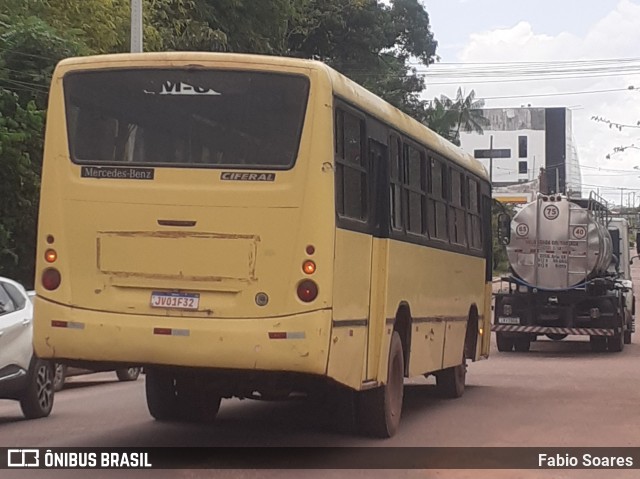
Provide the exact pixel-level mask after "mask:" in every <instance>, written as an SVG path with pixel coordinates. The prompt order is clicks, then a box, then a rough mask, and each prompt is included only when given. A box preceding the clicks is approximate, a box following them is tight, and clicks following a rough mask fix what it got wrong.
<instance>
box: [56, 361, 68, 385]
mask: <svg viewBox="0 0 640 479" xmlns="http://www.w3.org/2000/svg"><path fill="white" fill-rule="evenodd" d="M66 378H67V367H66V366H65V365H64V364H60V363H55V366H54V368H53V390H54V391H55V392H58V391H60V390H62V388H63V387H64V380H65V379H66Z"/></svg>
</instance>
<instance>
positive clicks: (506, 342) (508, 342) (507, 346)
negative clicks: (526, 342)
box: [496, 333, 514, 353]
mask: <svg viewBox="0 0 640 479" xmlns="http://www.w3.org/2000/svg"><path fill="white" fill-rule="evenodd" d="M513 343H514V341H513V338H511V337H509V336H505V335H504V334H503V333H496V345H497V346H498V351H500V352H501V353H508V352H510V351H511V350H513Z"/></svg>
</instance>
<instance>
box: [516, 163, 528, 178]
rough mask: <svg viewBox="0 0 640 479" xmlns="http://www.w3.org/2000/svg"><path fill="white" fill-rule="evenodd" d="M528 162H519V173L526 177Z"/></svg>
mask: <svg viewBox="0 0 640 479" xmlns="http://www.w3.org/2000/svg"><path fill="white" fill-rule="evenodd" d="M527 166H528V164H527V162H526V161H519V162H518V173H520V174H521V175H526V174H527Z"/></svg>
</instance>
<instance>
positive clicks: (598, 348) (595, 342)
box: [589, 336, 607, 353]
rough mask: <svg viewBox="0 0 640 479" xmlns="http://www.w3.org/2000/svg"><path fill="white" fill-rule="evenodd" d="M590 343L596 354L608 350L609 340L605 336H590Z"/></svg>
mask: <svg viewBox="0 0 640 479" xmlns="http://www.w3.org/2000/svg"><path fill="white" fill-rule="evenodd" d="M589 343H590V345H591V351H593V352H594V353H603V352H605V351H606V350H607V338H605V337H604V336H589Z"/></svg>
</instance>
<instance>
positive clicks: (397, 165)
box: [389, 135, 404, 231]
mask: <svg viewBox="0 0 640 479" xmlns="http://www.w3.org/2000/svg"><path fill="white" fill-rule="evenodd" d="M389 144H390V146H391V154H390V158H389V165H390V167H389V175H390V182H389V205H390V208H389V211H390V214H391V228H392V229H394V230H397V231H402V229H403V227H404V221H403V218H402V182H403V178H402V157H401V156H400V155H401V152H402V143H401V142H400V138H398V137H397V136H395V135H393V136H391V139H390V141H389Z"/></svg>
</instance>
